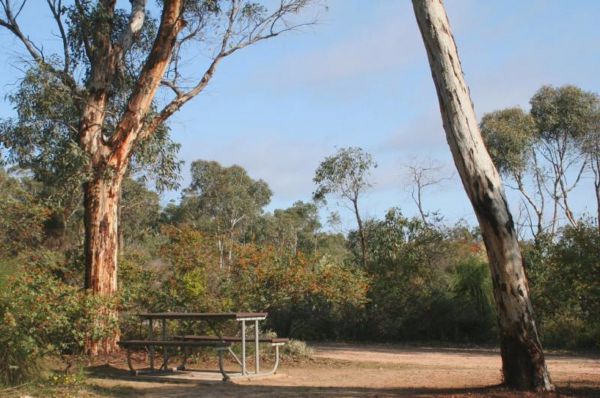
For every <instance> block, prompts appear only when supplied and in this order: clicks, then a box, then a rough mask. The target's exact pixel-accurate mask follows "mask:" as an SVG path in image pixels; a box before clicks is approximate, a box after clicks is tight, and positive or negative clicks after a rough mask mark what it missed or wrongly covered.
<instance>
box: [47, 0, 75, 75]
mask: <svg viewBox="0 0 600 398" xmlns="http://www.w3.org/2000/svg"><path fill="white" fill-rule="evenodd" d="M46 2H47V3H48V7H50V12H51V13H52V16H53V17H54V20H55V21H56V25H57V26H58V30H59V32H60V38H61V40H62V44H63V56H64V67H63V71H64V73H69V69H70V68H71V56H70V54H69V39H68V37H67V34H66V32H65V28H64V25H63V22H62V19H61V16H62V0H46Z"/></svg>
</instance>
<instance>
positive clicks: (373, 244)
mask: <svg viewBox="0 0 600 398" xmlns="http://www.w3.org/2000/svg"><path fill="white" fill-rule="evenodd" d="M366 228H367V229H368V236H369V250H370V252H369V257H368V258H369V261H368V262H367V273H368V275H369V276H370V277H371V278H372V287H371V289H369V293H368V298H369V305H368V307H367V314H366V323H365V327H364V330H363V336H364V337H368V338H378V339H386V340H396V339H402V340H415V339H416V340H427V339H436V340H437V339H441V340H454V341H485V340H488V339H490V338H491V337H492V336H493V313H492V309H491V306H490V305H489V299H488V297H489V293H490V283H489V271H488V270H487V263H486V262H485V261H484V260H483V257H482V254H481V245H480V242H478V241H477V237H475V236H473V235H471V234H466V235H465V234H464V231H462V230H461V231H462V232H461V233H456V231H452V230H450V231H444V230H442V229H436V228H433V227H431V226H428V225H425V224H424V223H423V222H422V221H421V220H418V219H407V218H405V217H403V216H402V214H401V213H400V212H399V211H398V210H397V209H392V210H390V211H389V212H388V214H387V215H386V218H385V220H382V221H372V222H370V223H369V224H367V226H366ZM354 245H355V246H356V245H357V244H356V243H354Z"/></svg>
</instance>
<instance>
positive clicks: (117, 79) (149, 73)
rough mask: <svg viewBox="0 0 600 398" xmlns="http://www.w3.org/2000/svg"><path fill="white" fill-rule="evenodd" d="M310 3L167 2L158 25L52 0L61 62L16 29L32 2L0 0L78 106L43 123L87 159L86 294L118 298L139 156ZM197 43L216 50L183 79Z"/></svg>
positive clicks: (94, 345) (93, 349)
mask: <svg viewBox="0 0 600 398" xmlns="http://www.w3.org/2000/svg"><path fill="white" fill-rule="evenodd" d="M310 2H311V1H310V0H282V1H281V2H280V3H278V6H277V7H276V8H275V10H273V11H272V12H270V11H268V10H267V8H266V7H264V6H262V5H260V4H257V3H251V2H243V1H242V0H229V1H226V0H221V1H219V0H196V1H184V0H165V1H164V2H159V3H158V4H159V8H160V16H159V17H158V18H157V20H156V24H154V18H152V16H151V14H150V12H149V11H148V10H147V9H146V0H132V1H131V9H130V10H129V11H126V10H122V9H118V8H117V7H116V3H117V2H116V1H111V0H98V1H95V2H93V1H86V0H74V2H73V4H71V5H69V6H64V5H63V2H62V0H47V1H46V4H47V5H48V8H49V11H50V14H51V15H52V17H53V18H54V20H55V22H56V28H57V31H58V33H59V36H60V39H61V44H62V48H61V52H62V54H61V55H58V54H53V55H52V56H46V54H45V53H44V52H43V51H42V50H41V48H43V46H41V45H40V44H39V43H37V44H36V43H34V42H33V41H32V40H31V39H30V36H29V35H27V34H26V33H25V32H23V30H22V29H21V26H20V24H19V22H18V19H19V16H20V14H21V11H22V10H23V8H24V6H25V5H26V3H27V1H26V0H22V1H20V2H18V1H12V0H0V6H1V11H2V15H1V17H0V26H1V27H3V28H5V29H6V30H7V31H8V32H10V34H12V35H13V36H14V37H16V38H17V39H18V40H19V41H20V42H21V43H22V45H23V46H24V48H25V50H26V52H27V54H28V56H29V58H30V59H31V61H32V64H33V65H32V69H33V70H35V71H36V73H39V74H40V76H41V77H42V79H43V81H52V82H53V84H56V85H57V86H58V88H59V89H60V90H62V91H63V92H64V93H65V96H67V97H68V98H69V99H71V100H72V101H71V102H72V103H73V111H72V112H71V113H72V115H71V116H72V118H71V119H70V120H68V121H65V120H52V119H47V120H46V122H47V123H49V124H50V125H52V126H57V125H66V128H68V129H70V130H72V133H73V136H74V137H75V139H74V142H76V143H77V148H78V149H77V152H78V153H79V154H80V155H81V156H79V157H78V158H77V159H81V160H82V162H81V164H80V165H79V166H77V168H78V169H80V170H83V171H84V174H85V176H86V177H85V183H84V189H83V190H84V207H85V212H84V220H85V245H84V247H85V259H86V276H85V287H86V288H87V289H89V290H91V292H92V293H94V294H96V295H101V296H112V295H114V294H115V292H116V290H117V252H118V250H117V246H118V232H117V230H118V228H117V226H118V204H119V197H120V191H121V185H122V182H123V178H124V177H125V175H126V174H127V171H128V168H129V166H130V163H131V158H132V154H133V153H134V151H135V148H136V147H137V146H139V145H143V143H144V142H146V141H147V140H149V139H150V138H151V137H152V136H153V135H155V134H156V133H157V131H159V130H160V129H162V128H163V126H164V123H165V122H166V121H167V120H168V119H169V117H171V116H172V115H173V114H174V113H175V112H176V111H178V110H179V109H180V108H181V107H182V106H183V105H185V104H186V103H187V102H189V101H190V100H191V99H192V98H194V97H196V96H197V95H198V94H200V93H201V92H202V91H203V90H204V88H205V87H206V86H207V84H208V83H209V81H210V80H211V78H212V77H213V75H214V73H215V71H216V69H217V67H218V65H219V64H220V62H221V61H222V60H223V59H224V58H226V57H228V56H230V55H232V54H233V53H235V52H237V51H238V50H240V49H242V48H244V47H247V46H249V45H251V44H254V43H256V42H259V41H262V40H265V39H268V38H272V37H275V36H278V35H279V34H281V33H283V32H285V31H289V30H292V29H294V28H296V27H298V26H300V25H301V24H299V23H294V22H293V21H291V20H290V17H292V16H294V15H295V14H298V13H299V12H300V11H301V10H302V9H304V8H305V7H306V6H307V5H308V4H309V3H310ZM197 42H202V43H205V44H207V46H208V47H211V46H214V47H212V48H216V50H215V52H214V54H213V56H212V60H211V62H210V64H209V65H208V67H207V68H206V70H205V71H204V72H203V73H200V75H199V76H196V78H193V77H190V76H184V69H186V68H181V67H180V65H181V63H182V61H185V54H186V50H189V49H190V48H191V46H192V45H193V44H194V43H197ZM194 54H197V50H196V51H194ZM190 82H192V83H191V85H190ZM161 87H164V88H166V89H168V91H169V92H171V93H172V96H171V98H170V99H167V100H166V101H165V102H164V103H159V102H158V101H155V96H156V93H157V91H158V90H159V89H160V88H161ZM67 159H69V160H71V159H73V157H72V156H71V155H69V157H67ZM107 311H111V310H109V309H107ZM111 317H112V319H116V313H114V312H113V313H112V314H111ZM111 317H109V318H111ZM117 338H118V336H117V335H115V336H112V337H107V338H104V339H103V340H102V341H101V342H90V344H89V345H88V347H87V351H88V352H89V353H91V354H96V353H98V351H99V350H100V349H102V350H103V351H105V352H111V351H113V350H116V349H117V345H116V340H117Z"/></svg>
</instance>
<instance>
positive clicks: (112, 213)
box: [84, 171, 124, 355]
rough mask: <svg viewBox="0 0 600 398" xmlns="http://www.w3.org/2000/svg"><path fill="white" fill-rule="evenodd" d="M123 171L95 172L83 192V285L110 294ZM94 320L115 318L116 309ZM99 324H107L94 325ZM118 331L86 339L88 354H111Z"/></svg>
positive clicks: (114, 274)
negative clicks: (110, 175)
mask: <svg viewBox="0 0 600 398" xmlns="http://www.w3.org/2000/svg"><path fill="white" fill-rule="evenodd" d="M123 174H124V173H123V171H121V172H120V173H117V175H116V176H112V177H107V176H103V175H98V176H96V177H95V178H93V179H92V180H91V181H88V182H87V183H86V184H85V187H84V191H85V192H84V194H85V200H84V204H85V215H84V223H85V244H84V252H85V262H86V269H85V288H86V289H89V290H90V291H91V292H92V293H93V294H97V295H100V296H102V297H104V298H112V297H113V296H114V295H115V294H116V293H117V253H118V237H119V234H118V208H119V199H120V190H121V183H122V181H123ZM101 311H103V312H104V313H103V314H101V315H102V316H100V317H97V322H99V323H101V322H109V323H110V322H112V321H116V320H117V316H118V314H117V312H116V310H114V309H110V308H109V307H106V308H104V309H102V310H101ZM96 326H97V327H99V328H102V327H104V326H106V325H101V324H98V325H96ZM118 339H119V333H118V331H115V333H114V334H112V335H109V336H106V337H105V338H103V339H101V340H100V341H92V340H90V341H88V342H87V344H86V352H87V354H89V355H98V354H99V353H104V354H110V353H111V352H113V351H116V350H117V345H116V342H117V341H118Z"/></svg>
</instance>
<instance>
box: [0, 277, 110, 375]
mask: <svg viewBox="0 0 600 398" xmlns="http://www.w3.org/2000/svg"><path fill="white" fill-rule="evenodd" d="M20 271H21V272H20V273H19V274H18V275H16V276H13V277H11V278H9V283H8V284H7V288H6V289H4V290H2V291H1V292H0V319H1V320H2V322H1V323H0V346H1V347H2V350H0V383H2V384H8V385H11V384H17V383H21V382H23V381H26V380H28V379H30V378H32V377H33V376H34V375H35V374H36V373H37V371H38V369H39V361H40V359H41V358H42V357H43V356H45V355H72V354H78V353H81V352H82V349H83V347H84V343H85V341H86V339H95V338H99V337H101V336H103V335H104V334H105V333H108V331H106V330H97V329H96V328H95V326H94V323H93V322H92V321H91V317H90V314H94V315H97V313H98V312H99V309H100V308H101V307H102V306H104V305H106V303H104V302H103V301H102V300H100V299H99V298H97V297H91V296H88V295H85V294H84V293H83V292H82V291H80V290H79V289H77V288H74V287H72V286H69V285H67V284H65V283H63V282H61V281H60V280H58V279H56V278H55V277H53V276H52V275H50V274H48V273H46V272H40V271H35V270H34V271H31V270H30V271H29V272H24V271H23V270H20Z"/></svg>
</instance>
